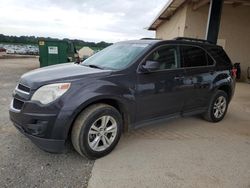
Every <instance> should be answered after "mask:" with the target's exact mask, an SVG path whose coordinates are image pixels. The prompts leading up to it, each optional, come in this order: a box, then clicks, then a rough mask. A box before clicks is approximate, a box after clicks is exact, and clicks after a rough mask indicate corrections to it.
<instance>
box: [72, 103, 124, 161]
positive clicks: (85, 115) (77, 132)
mask: <svg viewBox="0 0 250 188" xmlns="http://www.w3.org/2000/svg"><path fill="white" fill-rule="evenodd" d="M121 126H122V118H121V115H120V113H119V112H118V111H117V110H116V109H115V108H114V107H112V106H110V105H106V104H95V105H92V106H90V107H88V108H87V109H86V110H84V111H83V112H82V113H81V114H80V115H79V116H78V117H77V119H76V121H75V123H74V125H73V129H72V132H71V140H72V144H73V146H74V148H75V149H76V151H77V152H78V153H80V154H81V155H85V156H87V157H88V158H90V159H96V158H100V157H103V156H105V155H107V154H108V153H110V152H111V151H112V150H113V149H114V148H115V146H116V145H117V143H118V141H119V139H120V136H121Z"/></svg>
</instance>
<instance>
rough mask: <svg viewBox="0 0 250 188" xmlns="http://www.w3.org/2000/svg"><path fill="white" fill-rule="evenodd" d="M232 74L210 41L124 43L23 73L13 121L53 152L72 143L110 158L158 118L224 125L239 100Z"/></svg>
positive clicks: (85, 152) (83, 151)
mask: <svg viewBox="0 0 250 188" xmlns="http://www.w3.org/2000/svg"><path fill="white" fill-rule="evenodd" d="M232 69H233V67H232V63H231V61H230V59H229V58H228V56H227V55H226V53H225V52H224V50H223V49H222V48H221V47H220V46H217V45H213V44H210V43H209V42H207V41H203V40H197V39H191V38H177V39H175V40H168V41H163V40H146V39H144V40H136V41H125V42H119V43H116V44H114V45H112V46H110V47H108V48H106V49H104V50H102V51H100V52H99V53H97V54H95V55H94V56H92V57H90V58H88V59H87V60H85V61H84V62H82V63H80V64H76V63H66V64H60V65H55V66H50V67H46V68H41V69H37V70H34V71H31V72H28V73H26V74H24V75H23V76H22V77H21V79H20V81H19V83H18V85H17V87H16V89H15V91H14V94H13V97H14V98H13V100H12V102H11V105H10V111H9V113H10V119H11V120H12V121H13V123H14V125H15V126H16V127H17V129H19V130H20V131H21V132H22V133H23V134H25V135H26V136H27V137H29V138H30V139H31V140H32V141H33V142H34V143H35V144H36V145H37V146H39V147H40V148H42V149H44V150H46V151H49V152H62V151H64V150H65V148H66V145H67V143H68V142H70V141H71V142H72V144H73V146H74V148H75V149H76V150H77V151H78V152H79V153H80V154H81V155H85V156H87V157H88V158H91V159H95V158H99V157H102V156H104V155H106V154H108V153H109V152H111V151H112V150H113V149H114V147H115V146H116V144H117V143H118V141H119V139H120V136H121V134H122V132H123V131H127V130H129V129H133V128H136V127H138V126H139V125H142V124H145V123H148V122H151V121H155V120H157V119H162V118H170V117H176V116H185V115H194V114H202V115H203V117H204V118H205V119H206V120H208V121H211V122H218V121H220V120H222V119H223V117H224V116H225V114H226V111H227V108H228V104H229V102H230V100H231V98H232V96H233V94H234V86H235V81H234V75H233V73H234V72H233V71H232Z"/></svg>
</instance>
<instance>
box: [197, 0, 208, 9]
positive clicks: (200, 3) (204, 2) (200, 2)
mask: <svg viewBox="0 0 250 188" xmlns="http://www.w3.org/2000/svg"><path fill="white" fill-rule="evenodd" d="M209 2H210V0H200V1H198V2H197V3H194V5H193V10H198V9H199V8H200V7H202V6H204V5H206V4H208V3H209Z"/></svg>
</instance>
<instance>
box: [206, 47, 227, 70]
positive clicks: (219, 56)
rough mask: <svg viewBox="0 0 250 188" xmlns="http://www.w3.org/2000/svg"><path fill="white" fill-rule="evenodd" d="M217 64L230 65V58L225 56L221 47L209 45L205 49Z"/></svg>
mask: <svg viewBox="0 0 250 188" xmlns="http://www.w3.org/2000/svg"><path fill="white" fill-rule="evenodd" d="M207 50H208V51H209V52H210V53H211V55H212V56H213V57H214V59H215V60H216V61H217V64H218V65H219V66H231V65H232V63H231V60H230V59H229V57H228V56H227V54H226V52H225V51H224V50H223V48H221V47H209V48H208V49H207Z"/></svg>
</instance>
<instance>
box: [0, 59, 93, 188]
mask: <svg viewBox="0 0 250 188" xmlns="http://www.w3.org/2000/svg"><path fill="white" fill-rule="evenodd" d="M38 66H39V64H38V59H37V58H27V59H26V58H22V59H0V187H18V188H21V187H25V188H26V187H87V184H88V180H89V178H90V174H91V169H92V167H93V161H90V160H88V159H86V158H83V157H80V156H79V155H78V154H77V153H76V152H75V151H73V150H72V151H70V152H69V153H67V154H50V153H47V152H44V151H42V150H40V149H38V148H37V147H36V146H35V145H33V144H32V143H31V142H30V140H29V139H27V138H26V137H25V136H23V135H22V134H20V133H19V132H18V131H17V130H16V129H15V128H14V126H13V125H12V123H11V122H10V121H9V115H8V108H9V104H10V101H11V94H12V91H13V89H14V88H15V86H16V84H17V81H18V79H19V77H20V76H21V75H22V74H23V73H25V72H27V71H29V70H33V69H35V68H37V67H38Z"/></svg>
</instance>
